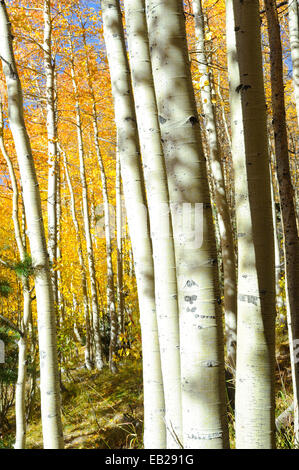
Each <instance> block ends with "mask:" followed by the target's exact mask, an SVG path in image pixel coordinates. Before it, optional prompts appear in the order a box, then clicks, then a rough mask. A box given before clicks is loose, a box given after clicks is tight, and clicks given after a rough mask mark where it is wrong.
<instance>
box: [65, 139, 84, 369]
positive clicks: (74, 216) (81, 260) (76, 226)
mask: <svg viewBox="0 0 299 470" xmlns="http://www.w3.org/2000/svg"><path fill="white" fill-rule="evenodd" d="M60 152H61V153H62V156H63V163H64V172H65V177H66V181H67V185H68V189H69V193H70V198H71V214H72V220H73V224H74V229H75V235H76V240H77V246H78V258H79V265H80V279H81V288H82V297H83V310H84V319H85V334H86V340H85V366H86V368H87V369H88V370H91V369H92V363H91V358H90V349H91V345H90V322H89V310H88V289H87V278H86V267H85V263H84V257H83V250H82V243H81V237H80V229H79V223H78V218H77V211H76V202H75V196H74V190H73V185H72V181H71V177H70V173H69V169H68V162H67V157H66V153H65V152H64V150H62V149H61V147H60Z"/></svg>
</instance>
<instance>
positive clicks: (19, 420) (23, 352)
mask: <svg viewBox="0 0 299 470" xmlns="http://www.w3.org/2000/svg"><path fill="white" fill-rule="evenodd" d="M3 129H4V121H3V112H2V102H1V101H0V149H1V152H2V155H3V157H4V159H5V161H6V164H7V167H8V172H9V176H10V181H11V186H12V191H13V209H12V219H13V224H14V232H15V240H16V244H17V247H18V252H19V256H20V260H21V261H23V262H24V261H26V247H25V246H24V241H23V238H22V232H21V227H20V222H19V188H18V183H17V179H16V175H15V171H14V167H13V164H12V161H11V159H10V157H9V155H8V153H7V151H6V148H5V144H4V138H3ZM22 287H23V315H22V318H21V326H20V331H21V333H22V335H21V337H20V339H19V341H18V377H17V382H16V394H15V414H16V441H15V445H14V448H15V449H24V448H25V443H26V416H25V387H26V375H27V329H28V323H29V319H30V316H31V297H30V286H29V280H28V278H27V277H26V276H24V275H22Z"/></svg>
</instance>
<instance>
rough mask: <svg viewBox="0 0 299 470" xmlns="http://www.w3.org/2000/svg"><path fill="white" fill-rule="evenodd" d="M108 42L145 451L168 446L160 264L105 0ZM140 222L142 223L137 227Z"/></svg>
mask: <svg viewBox="0 0 299 470" xmlns="http://www.w3.org/2000/svg"><path fill="white" fill-rule="evenodd" d="M101 4H102V17H103V26H104V39H105V44H106V50H107V57H108V63H109V69H110V77H111V85H112V94H113V100H114V113H115V122H116V128H117V152H118V155H119V159H120V163H121V175H122V181H123V190H124V196H125V204H126V212H127V218H128V224H129V230H130V238H131V242H132V249H133V254H134V267H135V274H136V281H137V289H138V300H139V309H140V324H141V333H142V358H143V390H144V447H145V448H157V449H158V448H162V449H163V448H165V447H166V441H165V439H166V436H165V434H166V433H165V423H164V415H165V404H164V393H163V382H162V373H161V359H160V349H159V339H158V329H157V318H156V305H155V283H154V266H153V259H152V246H151V240H150V228H149V221H148V214H147V206H146V198H145V190H144V183H143V176H142V169H141V161H140V153H139V142H138V132H137V127H136V117H135V110H134V101H133V96H132V91H131V82H130V72H129V65H128V60H127V55H126V49H125V39H124V33H123V25H122V21H121V12H120V6H119V2H118V0H102V2H101ZM136 221H138V223H136Z"/></svg>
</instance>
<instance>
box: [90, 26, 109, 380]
mask: <svg viewBox="0 0 299 470" xmlns="http://www.w3.org/2000/svg"><path fill="white" fill-rule="evenodd" d="M82 26H83V25H82ZM83 42H84V47H85V56H86V68H87V81H88V87H89V92H90V96H91V100H92V124H93V132H94V146H95V149H96V154H97V159H98V163H99V168H100V174H101V183H102V196H103V204H104V225H105V241H106V262H107V309H108V312H109V315H110V328H111V329H110V345H109V367H110V370H111V372H114V373H115V372H116V371H117V367H116V363H115V360H114V355H115V354H116V344H117V335H118V321H117V313H116V305H115V291H114V274H113V265H112V248H111V229H110V211H109V198H108V189H107V178H106V172H105V167H104V162H103V159H102V155H101V150H100V142H99V130H98V123H97V108H96V99H95V94H94V89H93V83H92V79H91V73H90V65H89V57H88V51H87V47H86V39H85V31H84V34H83Z"/></svg>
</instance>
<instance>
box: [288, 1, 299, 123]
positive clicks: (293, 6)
mask: <svg viewBox="0 0 299 470" xmlns="http://www.w3.org/2000/svg"><path fill="white" fill-rule="evenodd" d="M288 13H289V32H290V46H291V57H292V66H293V84H294V94H295V101H296V110H297V121H298V126H299V6H298V0H288Z"/></svg>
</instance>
